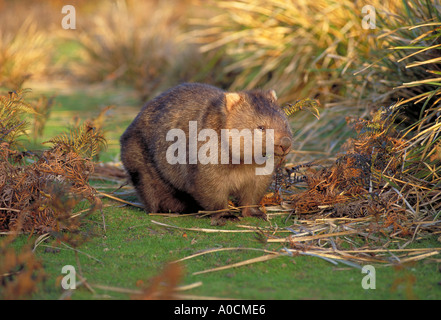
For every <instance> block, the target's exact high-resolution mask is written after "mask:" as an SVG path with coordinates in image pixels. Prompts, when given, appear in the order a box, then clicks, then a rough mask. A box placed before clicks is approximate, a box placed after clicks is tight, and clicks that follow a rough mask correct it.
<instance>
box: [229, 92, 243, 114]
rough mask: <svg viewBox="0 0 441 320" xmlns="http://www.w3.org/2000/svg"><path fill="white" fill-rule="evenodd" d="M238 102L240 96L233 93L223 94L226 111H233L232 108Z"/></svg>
mask: <svg viewBox="0 0 441 320" xmlns="http://www.w3.org/2000/svg"><path fill="white" fill-rule="evenodd" d="M239 101H240V95H239V94H238V93H235V92H227V93H225V106H226V108H227V111H231V110H233V108H234V106H235V105H236V104H237V103H238V102H239Z"/></svg>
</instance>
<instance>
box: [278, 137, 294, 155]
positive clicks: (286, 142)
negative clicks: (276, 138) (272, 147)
mask: <svg viewBox="0 0 441 320" xmlns="http://www.w3.org/2000/svg"><path fill="white" fill-rule="evenodd" d="M291 142H292V141H291V139H290V138H289V137H283V138H282V140H281V141H280V147H281V148H282V150H283V152H285V153H288V151H289V149H291Z"/></svg>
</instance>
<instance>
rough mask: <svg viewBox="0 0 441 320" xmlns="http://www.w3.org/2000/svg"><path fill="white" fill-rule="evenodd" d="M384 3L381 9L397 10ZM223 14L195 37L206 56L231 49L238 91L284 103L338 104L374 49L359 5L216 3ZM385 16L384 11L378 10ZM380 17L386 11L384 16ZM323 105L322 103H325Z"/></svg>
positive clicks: (329, 0)
mask: <svg viewBox="0 0 441 320" xmlns="http://www.w3.org/2000/svg"><path fill="white" fill-rule="evenodd" d="M396 3H397V1H391V3H389V4H388V5H386V4H382V2H380V1H374V2H373V3H371V4H372V5H373V6H374V7H376V8H378V9H380V8H381V9H383V8H385V7H386V6H387V7H394V6H396ZM213 6H214V7H215V8H217V9H219V14H218V15H217V16H216V17H214V18H212V19H210V20H208V24H207V21H202V20H201V21H200V22H199V26H200V29H199V30H196V31H194V32H192V36H195V37H196V38H197V40H198V41H199V42H201V43H202V46H201V50H202V51H203V52H208V51H212V50H217V49H218V48H226V51H225V52H226V54H227V55H229V56H231V57H233V62H232V63H231V64H230V65H229V66H227V67H226V68H225V70H224V74H226V73H228V72H231V71H237V72H238V76H237V77H236V78H235V80H234V82H233V83H232V87H233V88H254V87H267V88H277V90H278V92H279V93H280V96H281V97H283V99H285V101H292V100H296V99H299V98H304V97H306V96H309V95H311V94H317V95H318V94H320V93H322V95H321V98H322V99H324V100H325V99H326V100H327V101H328V102H329V101H333V100H335V96H334V95H335V94H338V90H337V89H338V88H337V87H338V86H340V85H341V81H340V79H339V78H340V77H341V75H342V74H344V73H346V72H347V70H348V69H349V68H350V67H351V65H352V64H353V63H354V62H356V61H358V59H359V57H358V55H359V53H360V50H356V48H360V47H361V48H364V49H365V50H366V52H365V56H367V55H368V50H367V49H366V48H367V47H368V45H369V43H370V38H369V37H368V36H369V34H370V32H369V31H367V30H364V29H363V28H362V26H361V19H362V14H361V10H362V5H360V4H359V3H358V2H354V1H333V0H318V1H278V0H269V1H260V0H253V1H240V0H239V1H216V2H213ZM377 11H380V10H377ZM380 12H381V11H380ZM324 100H323V101H322V102H324Z"/></svg>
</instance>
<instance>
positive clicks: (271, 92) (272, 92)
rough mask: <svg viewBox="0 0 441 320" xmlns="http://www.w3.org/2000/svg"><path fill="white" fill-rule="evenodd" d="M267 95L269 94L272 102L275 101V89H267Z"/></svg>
mask: <svg viewBox="0 0 441 320" xmlns="http://www.w3.org/2000/svg"><path fill="white" fill-rule="evenodd" d="M269 95H270V97H271V98H272V99H273V100H274V102H275V101H277V94H276V91H275V90H272V89H271V90H270V91H269Z"/></svg>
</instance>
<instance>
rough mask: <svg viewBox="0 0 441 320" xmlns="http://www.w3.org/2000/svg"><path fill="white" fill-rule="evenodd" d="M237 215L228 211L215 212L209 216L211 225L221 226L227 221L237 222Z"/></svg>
mask: <svg viewBox="0 0 441 320" xmlns="http://www.w3.org/2000/svg"><path fill="white" fill-rule="evenodd" d="M239 220H240V219H239V217H238V216H236V215H234V214H232V213H230V212H221V213H216V214H215V215H213V216H212V217H211V225H212V226H223V225H225V223H227V221H233V222H237V221H239Z"/></svg>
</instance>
